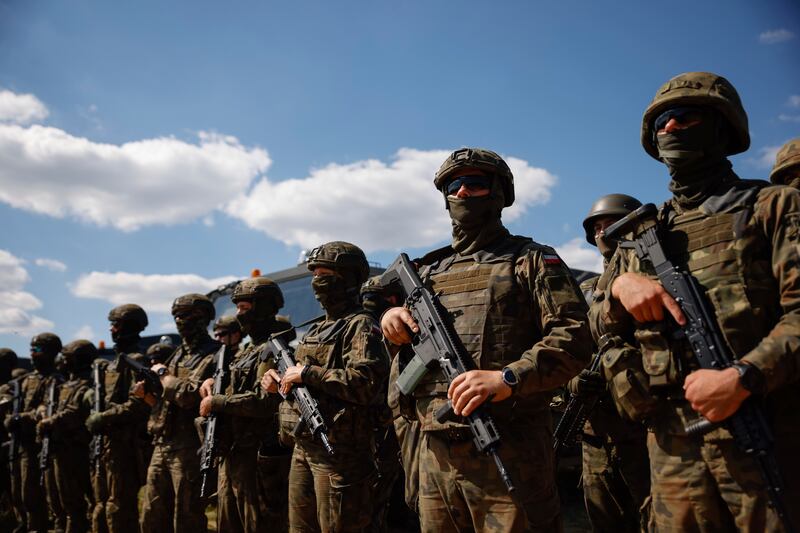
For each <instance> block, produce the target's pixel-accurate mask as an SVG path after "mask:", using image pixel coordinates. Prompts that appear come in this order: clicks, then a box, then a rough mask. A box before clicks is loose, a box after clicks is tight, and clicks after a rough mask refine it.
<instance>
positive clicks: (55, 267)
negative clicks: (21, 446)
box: [34, 257, 67, 272]
mask: <svg viewBox="0 0 800 533" xmlns="http://www.w3.org/2000/svg"><path fill="white" fill-rule="evenodd" d="M34 263H35V264H36V266H40V267H42V268H46V269H48V270H52V271H53V272H66V270H67V265H65V264H64V263H62V262H61V261H59V260H58V259H46V258H43V257H42V258H39V259H36V260H35V261H34Z"/></svg>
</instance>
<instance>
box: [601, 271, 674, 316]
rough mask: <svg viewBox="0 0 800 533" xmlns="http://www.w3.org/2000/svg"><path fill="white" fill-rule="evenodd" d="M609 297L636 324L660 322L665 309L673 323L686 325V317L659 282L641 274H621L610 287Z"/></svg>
mask: <svg viewBox="0 0 800 533" xmlns="http://www.w3.org/2000/svg"><path fill="white" fill-rule="evenodd" d="M611 295H612V296H613V297H614V298H616V299H617V300H619V302H620V303H621V304H622V306H623V307H624V308H625V310H626V311H628V313H630V314H631V315H632V316H633V318H634V319H636V321H637V322H641V323H645V322H661V321H662V320H664V309H666V310H667V311H668V312H669V314H670V315H672V318H674V319H675V322H677V323H678V324H680V325H681V326H682V325H684V324H686V317H684V316H683V312H682V311H681V308H680V306H678V303H677V302H676V301H675V299H674V298H673V297H672V296H670V295H669V293H667V291H666V290H664V287H662V286H661V284H660V283H659V282H657V281H654V280H652V279H650V278H648V277H646V276H643V275H641V274H636V273H633V272H626V273H625V274H622V275H621V276H620V277H618V278H617V279H615V280H614V283H613V284H612V285H611Z"/></svg>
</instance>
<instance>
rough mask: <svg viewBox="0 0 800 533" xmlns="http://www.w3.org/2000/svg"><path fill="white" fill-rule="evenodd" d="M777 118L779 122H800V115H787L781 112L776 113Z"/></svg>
mask: <svg viewBox="0 0 800 533" xmlns="http://www.w3.org/2000/svg"><path fill="white" fill-rule="evenodd" d="M778 120H780V121H781V122H800V115H787V114H786V113H781V114H780V115H778Z"/></svg>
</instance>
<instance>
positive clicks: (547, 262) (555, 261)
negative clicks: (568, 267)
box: [542, 254, 561, 265]
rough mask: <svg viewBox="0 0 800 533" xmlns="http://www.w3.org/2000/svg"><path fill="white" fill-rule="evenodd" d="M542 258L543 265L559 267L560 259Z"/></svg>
mask: <svg viewBox="0 0 800 533" xmlns="http://www.w3.org/2000/svg"><path fill="white" fill-rule="evenodd" d="M542 258H543V259H544V264H545V265H560V264H561V258H560V257H558V256H557V255H550V254H544V255H543V256H542Z"/></svg>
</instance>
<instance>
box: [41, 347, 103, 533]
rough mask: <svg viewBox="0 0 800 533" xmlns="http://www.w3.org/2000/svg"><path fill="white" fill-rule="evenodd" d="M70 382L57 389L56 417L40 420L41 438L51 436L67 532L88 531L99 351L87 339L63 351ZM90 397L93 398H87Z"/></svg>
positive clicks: (54, 467)
mask: <svg viewBox="0 0 800 533" xmlns="http://www.w3.org/2000/svg"><path fill="white" fill-rule="evenodd" d="M62 354H63V355H64V364H65V370H66V372H67V381H66V382H65V383H63V384H61V386H60V387H59V388H58V398H57V402H58V403H57V407H56V410H55V412H54V413H53V416H51V417H47V418H44V419H42V420H40V421H39V424H38V425H37V427H36V430H37V432H38V433H39V434H40V435H44V434H45V433H49V435H50V446H51V450H52V451H51V454H52V470H53V478H54V481H55V485H56V488H57V494H58V500H59V504H60V505H59V507H60V508H62V509H63V510H64V514H65V516H66V528H65V531H66V532H67V533H78V532H84V531H88V530H89V527H90V523H89V520H88V519H87V515H86V501H87V499H89V498H91V481H90V479H89V440H90V439H91V435H90V433H89V431H88V430H87V429H86V425H85V423H86V418H87V417H88V416H89V411H90V410H91V402H89V401H87V393H88V392H89V391H91V387H92V379H91V366H92V361H94V360H95V358H96V357H97V348H95V346H94V344H92V343H91V342H89V341H87V340H83V339H81V340H76V341H73V342H70V343H69V344H67V345H66V346H64V348H63V349H62ZM88 397H89V398H91V396H88Z"/></svg>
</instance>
